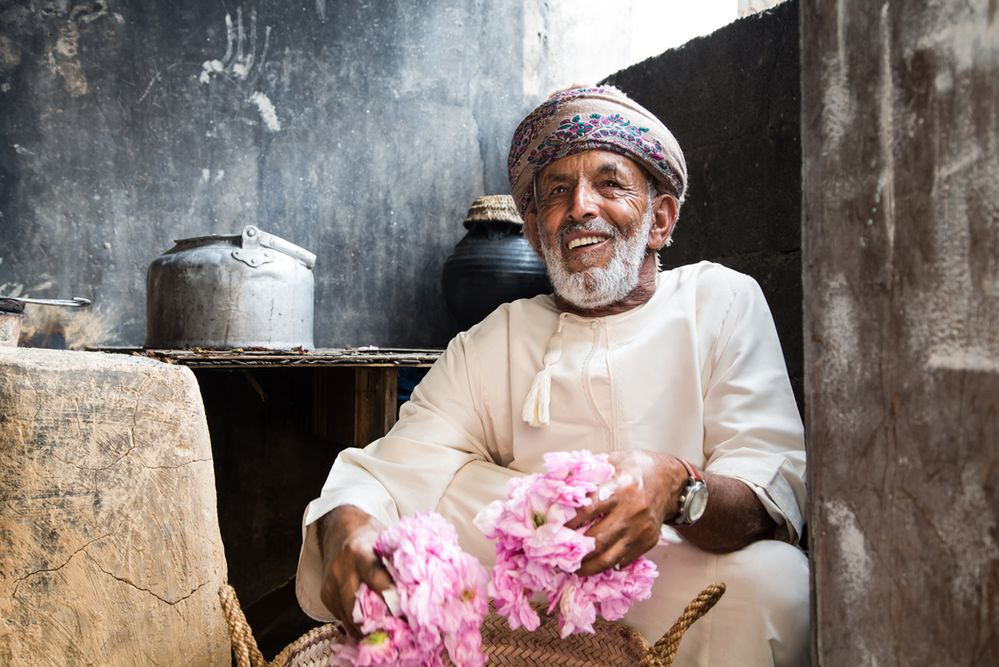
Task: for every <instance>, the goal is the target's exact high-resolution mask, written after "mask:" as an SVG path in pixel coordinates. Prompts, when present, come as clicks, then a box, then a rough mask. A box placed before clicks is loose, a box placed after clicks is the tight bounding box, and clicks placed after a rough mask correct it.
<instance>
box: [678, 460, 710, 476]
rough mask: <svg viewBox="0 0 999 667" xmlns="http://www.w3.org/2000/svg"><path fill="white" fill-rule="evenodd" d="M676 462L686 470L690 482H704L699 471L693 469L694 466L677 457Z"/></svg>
mask: <svg viewBox="0 0 999 667" xmlns="http://www.w3.org/2000/svg"><path fill="white" fill-rule="evenodd" d="M676 460H677V461H679V462H680V463H681V464H683V467H684V468H686V469H687V474H688V475H689V476H690V479H691V480H692V481H694V482H703V481H704V476H703V475H702V474H701V471H700V470H698V469H697V468H695V467H694V464H692V463H691V462H690V461H688V460H687V459H681V458H679V457H677V459H676Z"/></svg>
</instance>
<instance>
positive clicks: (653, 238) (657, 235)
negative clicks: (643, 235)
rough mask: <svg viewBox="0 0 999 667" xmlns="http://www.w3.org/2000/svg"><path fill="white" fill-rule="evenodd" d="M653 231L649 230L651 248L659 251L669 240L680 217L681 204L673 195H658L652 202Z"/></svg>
mask: <svg viewBox="0 0 999 667" xmlns="http://www.w3.org/2000/svg"><path fill="white" fill-rule="evenodd" d="M652 207H653V209H652V216H653V217H652V229H650V230H649V248H651V249H652V250H659V249H660V248H662V247H663V246H664V245H666V242H667V241H668V240H669V237H670V235H671V234H672V233H673V228H674V227H676V220H677V217H678V216H679V215H680V204H679V202H677V201H676V197H674V196H673V195H657V196H656V197H655V199H653V200H652Z"/></svg>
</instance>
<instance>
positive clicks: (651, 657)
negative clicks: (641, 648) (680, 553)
mask: <svg viewBox="0 0 999 667" xmlns="http://www.w3.org/2000/svg"><path fill="white" fill-rule="evenodd" d="M724 594H725V584H724V583H721V582H715V583H713V584H708V586H706V587H705V588H704V590H703V591H701V592H700V593H698V594H697V597H695V598H694V599H693V600H691V602H690V604H688V605H687V606H686V608H685V609H684V610H683V613H682V614H680V618H678V619H676V622H675V623H673V627H671V628H670V629H669V630H667V631H666V633H665V634H664V635H663V636H662V637H660V639H659V641H657V642H656V643H655V646H652V647H651V648H650V649H649V652H648V655H647V656H646V661H645V666H644V667H669V665H672V664H673V660H675V659H676V652H677V649H679V648H680V640H681V639H683V635H684V633H685V632H687V629H688V628H689V627H690V626H691V625H693V624H694V621H696V620H697V619H699V618H700V617H701V616H704V615H705V614H706V613H708V612H709V611H710V610H711V608H712V607H714V606H715V603H717V602H718V600H720V599H721V596H722V595H724Z"/></svg>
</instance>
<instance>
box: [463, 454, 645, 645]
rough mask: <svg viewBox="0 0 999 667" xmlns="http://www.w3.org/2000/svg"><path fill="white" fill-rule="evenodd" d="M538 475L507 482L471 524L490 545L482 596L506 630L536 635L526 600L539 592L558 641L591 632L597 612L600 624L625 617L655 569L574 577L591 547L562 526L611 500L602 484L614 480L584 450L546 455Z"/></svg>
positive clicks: (607, 467) (641, 564) (639, 566)
mask: <svg viewBox="0 0 999 667" xmlns="http://www.w3.org/2000/svg"><path fill="white" fill-rule="evenodd" d="M545 468H546V469H547V472H545V473H544V474H536V475H528V476H525V477H519V478H514V479H511V480H510V481H509V482H508V483H507V499H506V500H505V501H502V500H497V501H495V502H493V503H490V504H489V505H488V506H487V507H486V508H485V509H483V510H482V511H481V512H479V514H478V515H477V516H476V517H475V525H476V526H478V528H479V529H480V530H481V531H482V532H483V533H485V535H486V537H488V538H489V539H491V540H494V541H495V542H496V564H495V566H494V567H493V572H492V577H491V579H490V581H489V589H488V590H489V595H490V596H492V598H493V601H494V603H495V605H496V611H497V612H498V613H499V614H501V615H503V616H505V617H506V618H507V620H508V622H509V624H510V628H511V629H513V630H516V629H517V628H519V627H521V626H523V627H525V628H527V629H528V630H535V629H537V627H538V625H539V624H540V618H539V617H538V614H537V612H535V611H534V609H532V608H531V604H530V598H531V596H533V595H534V594H535V593H543V594H545V595H546V596H547V599H548V612H549V613H551V612H552V611H553V610H557V615H558V621H559V628H560V630H561V635H562V637H563V638H564V637H567V636H569V635H570V634H572V633H573V632H576V631H583V632H591V633H592V632H593V631H594V630H593V622H594V621H595V620H596V617H597V614H598V613H599V614H600V616H602V617H603V618H605V619H607V620H612V621H614V620H619V619H621V618H623V617H624V615H625V613H627V611H628V609H630V608H631V605H632V604H633V603H634V602H636V601H638V600H645V599H648V598H649V596H650V595H651V593H652V582H653V581H654V580H655V578H656V576H658V574H659V572H658V570H657V569H656V566H655V563H653V562H652V561H650V560H649V559H647V558H645V557H642V558H638V559H637V560H635V561H633V562H632V563H630V564H629V565H627V566H625V567H623V568H621V569H615V570H606V571H604V572H600V573H598V574H594V575H591V576H588V577H581V576H579V575H577V574H575V572H576V570H577V569H579V566H580V563H581V562H582V560H583V558H584V557H585V556H586V554H588V553H589V552H591V551H593V549H594V547H595V541H594V539H593V538H592V537H588V536H586V535H585V531H586V529H587V528H588V526H583V527H581V528H579V529H578V530H573V529H571V528H567V527H566V525H565V524H566V523H567V522H568V521H570V520H571V519H572V518H573V517H574V516H575V515H576V511H577V509H578V508H580V507H583V506H585V505H589V504H590V503H591V502H592V500H591V497H592V496H596V497H598V498H599V499H600V500H605V499H606V498H607V497H609V496H610V492H609V491H607V488H608V487H607V486H604V485H605V483H606V482H608V481H609V480H610V479H611V478H612V477H613V475H614V467H613V466H612V465H611V464H610V463H608V462H607V455H606V454H592V453H590V452H588V451H578V452H552V453H549V454H546V455H545Z"/></svg>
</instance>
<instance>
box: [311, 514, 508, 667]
mask: <svg viewBox="0 0 999 667" xmlns="http://www.w3.org/2000/svg"><path fill="white" fill-rule="evenodd" d="M375 553H376V554H378V556H379V557H380V558H381V559H382V562H383V563H384V564H385V567H386V569H387V570H388V571H389V573H390V574H391V575H392V578H393V579H394V581H395V592H396V594H397V595H398V600H399V605H398V606H399V609H398V615H395V614H393V613H392V612H391V611H389V609H388V606H387V605H386V604H385V601H384V600H383V599H382V597H381V596H380V595H378V594H377V593H375V592H374V591H372V590H371V589H370V588H368V586H367V585H365V584H361V586H360V588H359V589H358V592H357V598H356V601H355V603H354V609H353V618H354V621H355V622H356V623H357V624H358V626H359V627H360V629H361V631H362V633H364V637H363V638H361V639H360V640H359V641H353V640H348V641H347V642H345V643H344V644H342V645H340V647H339V649H338V651H337V654H336V656H335V657H334V658H333V660H332V663H331V664H332V665H334V666H340V665H364V666H366V667H367V666H370V667H379V666H387V665H403V666H405V667H437V666H443V665H444V664H445V663H444V654H445V652H446V653H447V655H448V656H449V658H450V660H451V662H452V663H453V664H454V665H456V666H457V667H481V666H482V665H483V664H484V663H485V656H484V655H483V653H482V634H481V626H482V620H483V618H485V615H486V614H487V613H488V611H489V604H488V599H487V597H486V580H487V578H488V577H487V574H486V571H485V569H484V568H483V567H482V565H481V564H480V563H479V562H478V561H477V560H476V559H475V558H473V557H472V556H470V555H469V554H467V553H465V552H463V551H462V550H461V547H460V546H459V545H458V535H457V533H456V532H455V530H454V526H452V525H451V524H449V523H448V522H447V521H446V520H445V519H444V518H443V517H441V516H440V515H439V514H435V513H432V512H429V513H426V514H417V515H413V516H409V517H404V518H403V519H402V520H400V521H399V523H398V524H396V525H395V526H393V527H392V528H389V529H388V530H386V531H384V532H383V533H382V534H381V535H379V537H378V540H377V541H376V542H375Z"/></svg>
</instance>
